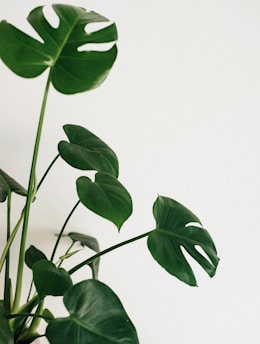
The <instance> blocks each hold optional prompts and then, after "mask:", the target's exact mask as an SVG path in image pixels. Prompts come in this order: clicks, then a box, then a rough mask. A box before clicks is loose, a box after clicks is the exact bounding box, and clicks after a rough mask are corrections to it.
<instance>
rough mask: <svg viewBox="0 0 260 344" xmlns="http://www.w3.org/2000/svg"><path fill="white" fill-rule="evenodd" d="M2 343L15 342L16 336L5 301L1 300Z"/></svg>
mask: <svg viewBox="0 0 260 344" xmlns="http://www.w3.org/2000/svg"><path fill="white" fill-rule="evenodd" d="M0 324H1V326H0V343H3V344H13V343H14V338H13V335H12V332H11V329H10V326H9V322H8V318H7V316H6V311H5V307H4V301H3V300H0Z"/></svg>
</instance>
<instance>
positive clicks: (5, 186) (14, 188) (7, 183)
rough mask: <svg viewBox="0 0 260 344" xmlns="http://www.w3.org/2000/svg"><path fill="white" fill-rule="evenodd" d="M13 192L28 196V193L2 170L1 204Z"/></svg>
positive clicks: (0, 184) (0, 181)
mask: <svg viewBox="0 0 260 344" xmlns="http://www.w3.org/2000/svg"><path fill="white" fill-rule="evenodd" d="M11 192H15V193H16V194H18V195H21V196H26V195H27V191H26V190H25V188H24V187H22V186H21V185H20V184H19V183H17V182H16V181H15V180H14V179H13V178H11V177H10V176H9V175H8V174H7V173H5V172H4V171H3V170H1V169H0V202H4V201H5V200H6V197H7V196H8V194H10V193H11Z"/></svg>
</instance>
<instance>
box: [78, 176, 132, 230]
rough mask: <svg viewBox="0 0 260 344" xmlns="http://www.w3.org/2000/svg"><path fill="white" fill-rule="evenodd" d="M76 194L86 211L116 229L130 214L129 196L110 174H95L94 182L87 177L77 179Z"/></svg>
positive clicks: (130, 203)
mask: <svg viewBox="0 0 260 344" xmlns="http://www.w3.org/2000/svg"><path fill="white" fill-rule="evenodd" d="M77 192H78V196H79V199H80V201H81V202H82V203H83V204H84V205H85V206H86V207H87V208H88V209H90V210H91V211H93V212H94V213H96V214H98V215H100V216H102V217H103V218H105V219H107V220H109V221H111V222H113V223H114V224H115V225H116V226H117V228H118V229H120V228H121V226H122V225H123V223H124V222H125V221H126V220H127V219H128V217H129V216H130V215H131V213H132V200H131V196H130V195H129V193H128V191H127V190H126V189H125V188H124V186H123V185H122V184H121V183H120V182H119V181H118V180H117V179H116V178H115V177H113V176H112V175H110V174H105V173H96V176H95V182H92V180H91V179H90V178H88V177H80V178H78V179H77Z"/></svg>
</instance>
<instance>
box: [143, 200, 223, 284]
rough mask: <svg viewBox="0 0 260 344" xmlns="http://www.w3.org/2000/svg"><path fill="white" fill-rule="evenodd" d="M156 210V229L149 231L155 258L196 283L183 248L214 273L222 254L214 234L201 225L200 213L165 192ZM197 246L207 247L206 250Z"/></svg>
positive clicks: (182, 276)
mask: <svg viewBox="0 0 260 344" xmlns="http://www.w3.org/2000/svg"><path fill="white" fill-rule="evenodd" d="M153 213H154V217H155V220H156V230H155V231H153V232H151V234H149V237H148V248H149V250H150V252H151V254H152V256H153V257H154V259H155V260H156V261H157V262H158V263H159V264H160V265H161V266H162V267H163V268H165V269H166V270H167V271H168V272H169V273H170V274H172V275H174V276H176V277H177V278H178V279H180V280H181V281H183V282H185V283H187V284H188V285H191V286H196V285H197V282H196V279H195V276H194V273H193V271H192V269H191V267H190V265H189V263H188V262H187V260H186V258H185V256H184V254H183V251H182V248H183V249H185V250H186V252H188V253H189V254H190V255H191V257H192V258H194V259H195V260H196V261H197V262H198V263H199V264H200V265H201V267H202V268H203V269H204V270H205V271H206V272H207V273H208V275H209V276H210V277H213V276H214V275H215V272H216V268H217V265H218V261H219V258H218V256H217V251H216V248H215V245H214V242H213V240H212V238H211V237H210V235H209V233H208V232H207V231H206V229H204V228H202V227H201V223H200V221H199V219H198V218H197V216H195V215H194V214H193V213H192V212H191V211H190V210H188V209H187V208H185V207H184V206H183V205H181V204H180V203H178V202H176V201H174V200H172V199H170V198H167V197H162V196H159V197H158V198H157V200H156V201H155V203H154V207H153ZM198 247H200V249H202V250H203V251H204V252H203V254H202V253H200V252H199V251H198V249H197V248H198ZM204 253H205V255H204Z"/></svg>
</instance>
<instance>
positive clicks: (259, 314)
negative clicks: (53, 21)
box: [0, 0, 260, 344]
mask: <svg viewBox="0 0 260 344" xmlns="http://www.w3.org/2000/svg"><path fill="white" fill-rule="evenodd" d="M60 2H61V3H70V4H73V5H79V6H83V7H85V8H87V9H88V10H94V11H96V12H98V13H100V14H102V15H105V16H106V17H108V18H109V19H111V20H112V21H115V22H116V24H117V27H118V32H119V41H118V49H119V54H118V58H117V61H116V63H115V65H114V67H113V69H112V71H111V73H110V75H109V77H108V79H107V80H106V81H105V83H104V84H103V85H102V86H101V87H100V88H98V89H96V90H94V91H91V92H88V93H83V94H79V95H73V96H65V95H62V94H59V93H57V92H56V91H55V90H54V89H53V88H52V89H51V92H50V97H49V103H48V106H47V114H46V122H45V126H44V130H43V140H42V145H41V149H40V157H39V159H40V160H39V166H38V169H37V174H38V178H40V176H41V175H42V173H43V172H44V171H45V169H46V167H47V166H48V164H49V163H50V162H51V160H52V158H53V157H54V156H55V155H56V153H57V143H58V141H59V140H60V139H63V138H65V135H64V133H63V130H62V125H63V124H65V123H71V124H79V125H82V126H85V127H86V128H88V129H89V130H91V131H92V132H94V133H95V134H96V135H98V136H99V137H100V138H102V139H103V140H104V141H105V142H106V143H108V144H109V145H110V147H112V148H113V150H114V151H115V152H116V153H117V156H118V158H119V162H120V181H121V182H122V183H123V184H124V185H125V186H126V187H127V188H128V190H129V192H130V193H131V195H132V198H133V202H134V213H133V215H132V217H131V218H130V219H129V221H128V222H127V223H126V224H125V225H124V226H123V228H122V230H121V233H120V234H118V233H117V230H116V228H115V226H113V225H112V224H110V223H109V222H108V221H105V220H103V219H102V218H100V217H98V216H95V215H93V214H92V213H90V212H89V211H88V210H87V209H85V208H84V207H83V206H82V207H80V208H79V209H78V210H77V212H76V214H75V216H74V217H73V218H72V219H71V221H70V222H69V226H68V230H69V231H78V232H82V233H86V234H89V235H93V236H95V237H96V238H98V240H99V242H100V246H101V248H102V249H104V248H106V247H108V246H110V245H113V244H115V243H118V242H120V241H123V240H126V239H128V238H130V237H133V236H136V235H139V234H141V233H144V232H146V231H148V230H151V229H153V228H154V226H155V223H154V219H153V215H152V205H153V202H154V201H155V199H156V197H157V195H158V194H160V195H163V196H168V197H171V198H174V199H176V200H178V201H179V202H181V203H183V204H184V205H186V206H187V207H188V208H190V209H191V210H192V211H193V212H194V213H195V214H196V215H197V216H198V217H199V218H200V219H201V221H202V223H203V225H204V226H205V227H206V228H207V229H208V230H209V232H210V233H211V235H212V237H213V239H214V241H215V244H216V246H217V249H218V254H219V257H220V259H221V260H220V264H219V268H218V271H217V274H216V276H215V277H214V278H213V279H210V278H208V276H206V274H205V273H204V272H203V271H202V270H201V269H200V267H199V266H197V265H196V264H195V263H194V264H193V263H192V266H193V267H194V271H195V272H196V275H197V279H198V284H199V287H198V288H197V287H195V288H194V287H193V288H192V287H188V286H186V285H184V284H183V283H181V282H180V281H178V280H177V279H176V278H174V277H173V276H170V275H169V274H167V273H166V272H165V271H164V270H163V269H162V268H161V267H160V266H158V265H157V263H156V262H155V261H154V260H153V258H152V257H151V255H150V253H149V251H148V250H147V247H146V239H143V240H141V241H139V242H136V243H133V244H131V245H129V246H128V247H125V248H121V249H120V250H118V251H116V252H113V253H110V254H108V255H107V256H104V257H103V259H102V262H101V269H100V280H101V281H103V282H104V283H106V284H108V285H109V286H110V287H111V288H112V289H113V290H114V291H115V292H116V293H117V295H118V296H119V297H120V299H121V301H122V302H123V304H124V306H125V308H126V310H127V312H128V314H129V316H130V318H131V319H132V321H133V322H134V324H135V326H136V328H137V331H138V334H139V339H140V343H141V344H158V343H160V344H169V343H170V344H171V343H178V344H189V343H193V344H208V343H211V344H219V343H221V344H233V343H236V344H244V343H250V344H257V343H259V341H260V327H259V318H260V298H259V290H260V277H259V263H260V253H259V242H260V228H259V223H260V211H259V206H260V193H259V188H260V182H259V180H260V179H259V176H260V160H259V143H260V138H259V132H260V130H259V129H260V123H259V110H260V96H259V95H260V17H259V16H260V2H259V1H257V0H217V1H213V0H198V1H196V0H195V1H194V0H182V1H175V0H163V1H148V0H143V1H128V0H125V1H122V0H120V1H119V0H96V1H90V0H89V1H78V0H75V1H60ZM43 4H51V1H42V2H41V1H36V0H24V1H20V0H9V1H2V2H1V5H0V13H1V18H2V19H7V20H8V21H9V22H11V23H13V24H14V25H16V26H18V27H19V28H21V29H23V30H26V32H28V33H30V34H31V35H34V36H35V33H34V32H33V30H32V28H31V27H30V26H29V24H28V23H27V22H26V20H25V18H26V16H27V15H28V13H29V12H30V10H32V9H33V8H34V7H36V6H38V5H43ZM35 37H37V36H35ZM46 76H47V74H46V73H44V74H43V75H42V76H40V77H38V78H36V79H32V80H28V79H23V78H20V77H18V76H16V75H14V74H13V73H12V72H11V71H9V70H8V69H7V68H6V67H5V66H4V65H3V64H2V63H1V65H0V79H1V86H0V87H1V110H0V116H1V125H0V140H1V141H0V142H1V145H0V160H1V166H0V167H1V168H2V169H3V170H5V171H6V172H7V173H9V174H10V175H11V176H13V177H14V178H15V179H17V180H18V181H19V182H20V183H21V184H23V185H24V186H27V180H28V173H29V167H30V159H31V155H32V144H33V142H34V136H35V128H36V124H37V121H38V114H39V110H40V104H41V97H42V94H43V89H44V85H45V81H46ZM80 175H85V173H84V172H79V171H76V170H74V169H73V168H71V167H69V166H67V165H66V164H65V163H64V162H62V161H61V160H59V161H58V162H57V164H56V166H55V167H54V168H53V170H52V171H51V173H50V175H49V178H48V179H47V181H46V183H45V187H44V188H42V190H40V192H39V194H38V197H37V202H36V203H35V205H34V206H33V209H32V217H31V223H30V235H29V239H28V246H29V245H30V244H34V245H36V246H37V247H39V248H41V249H42V250H44V251H45V252H46V254H49V252H51V249H52V245H53V243H54V241H55V237H54V234H55V233H57V232H58V231H59V229H60V228H61V226H62V224H63V222H64V220H65V218H66V216H67V214H68V212H69V211H70V210H71V208H72V207H73V205H74V204H75V202H76V200H77V196H76V190H75V179H76V178H77V177H78V176H80ZM14 202H15V204H17V205H18V206H19V205H20V206H21V204H22V202H21V198H19V197H14ZM19 209H20V208H19ZM0 213H1V226H2V228H1V244H3V242H4V235H5V234H4V233H5V230H4V224H5V220H4V218H5V205H3V204H1V206H0ZM17 214H19V211H17ZM14 216H15V211H14ZM14 222H15V221H14ZM67 245H68V242H67V241H66V240H64V248H62V249H63V250H64V249H65V248H67ZM16 251H17V250H16V248H14V249H13V251H12V254H13V256H15V254H16ZM61 252H63V251H62V250H61ZM90 254H91V252H89V251H85V252H84V254H82V256H84V257H87V256H89V255H90ZM82 256H80V257H79V258H75V259H76V260H77V259H78V261H80V260H81V259H82ZM29 276H30V275H29V272H28V270H26V276H25V278H26V279H28V280H29V278H30V277H29ZM89 276H90V274H89V271H88V269H87V268H86V269H83V270H82V271H80V273H79V274H78V275H77V276H76V279H78V280H80V279H84V278H88V277H89ZM48 302H49V304H50V306H52V305H53V304H54V305H55V307H54V308H55V311H56V315H64V314H66V312H65V311H64V309H63V307H62V306H61V300H59V301H58V302H57V301H55V300H53V299H49V300H48ZM71 343H73V340H72V342H71Z"/></svg>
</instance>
